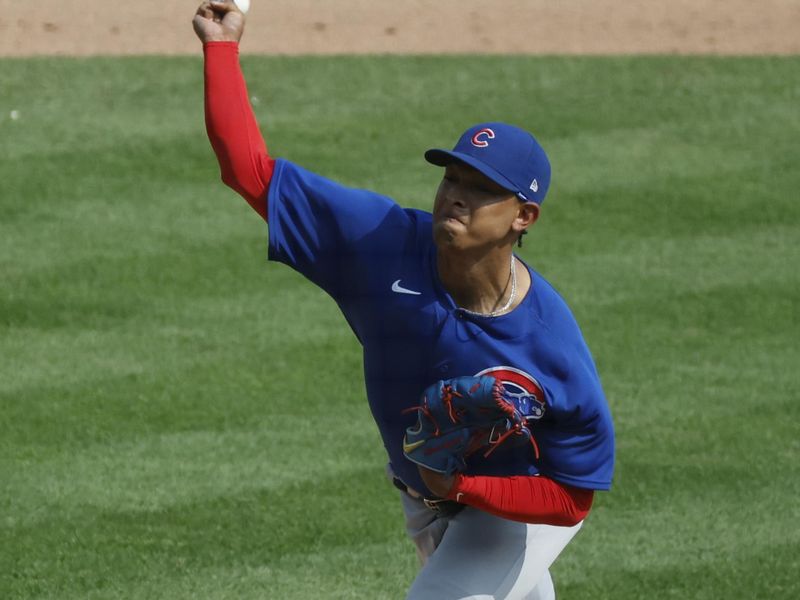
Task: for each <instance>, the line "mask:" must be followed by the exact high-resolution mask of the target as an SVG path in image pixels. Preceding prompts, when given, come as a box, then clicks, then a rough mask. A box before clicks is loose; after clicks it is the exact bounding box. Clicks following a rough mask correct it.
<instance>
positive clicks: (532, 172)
mask: <svg viewBox="0 0 800 600" xmlns="http://www.w3.org/2000/svg"><path fill="white" fill-rule="evenodd" d="M425 159H426V160H427V161H428V162H430V163H432V164H434V165H438V166H440V167H443V166H446V165H447V164H448V163H450V162H452V161H454V160H457V161H459V162H462V163H464V164H467V165H469V166H470V167H472V168H474V169H477V170H478V171H480V172H481V173H483V174H484V175H486V177H488V178H489V179H491V180H492V181H494V182H495V183H497V184H498V185H500V186H502V187H504V188H505V189H507V190H509V191H511V192H514V193H515V194H516V195H517V197H519V198H520V200H523V201H525V202H535V203H537V204H540V203H541V202H543V201H544V197H545V195H546V194H547V189H548V187H549V186H550V161H549V160H548V158H547V154H545V151H544V149H543V148H542V147H541V146H540V145H539V142H537V141H536V138H534V137H533V136H532V135H531V134H530V133H528V132H527V131H525V130H524V129H520V128H519V127H515V126H513V125H508V124H506V123H481V124H480V125H475V126H474V127H470V128H469V129H467V131H465V132H464V133H463V135H462V136H461V138H459V140H458V142H457V143H456V145H455V147H454V148H453V149H452V150H444V149H441V148H434V149H431V150H428V151H427V152H426V153H425Z"/></svg>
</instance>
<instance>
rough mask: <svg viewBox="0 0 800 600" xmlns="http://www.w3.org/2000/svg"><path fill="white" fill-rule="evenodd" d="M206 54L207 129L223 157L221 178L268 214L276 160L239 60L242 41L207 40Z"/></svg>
mask: <svg viewBox="0 0 800 600" xmlns="http://www.w3.org/2000/svg"><path fill="white" fill-rule="evenodd" d="M203 54H204V56H205V70H204V75H205V104H206V131H207V132H208V139H209V140H210V141H211V147H212V148H213V149H214V153H215V154H216V155H217V160H218V161H219V167H220V171H221V173H222V181H224V182H225V184H226V185H228V186H230V187H231V188H233V189H234V190H235V191H237V192H238V193H239V194H241V195H242V197H243V198H244V199H245V200H247V202H248V203H249V204H250V206H252V207H253V208H254V209H255V211H256V212H257V213H258V214H260V215H261V216H262V217H263V218H264V220H266V219H267V190H268V189H269V182H270V179H271V178H272V171H273V169H274V165H275V161H274V160H273V159H272V158H270V156H269V154H267V146H266V144H265V143H264V138H263V137H261V131H260V130H259V129H258V123H257V122H256V118H255V115H254V114H253V109H252V107H251V106H250V100H249V97H248V95H247V85H246V84H245V81H244V75H243V74H242V69H241V67H240V66H239V45H238V44H237V43H235V42H208V43H207V44H205V45H204V46H203Z"/></svg>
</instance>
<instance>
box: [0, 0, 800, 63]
mask: <svg viewBox="0 0 800 600" xmlns="http://www.w3.org/2000/svg"><path fill="white" fill-rule="evenodd" d="M198 3H199V0H177V1H171V2H167V1H164V0H139V1H138V2H134V3H117V2H114V1H113V0H81V1H80V2H78V1H77V0H35V1H34V2H27V3H26V2H22V3H21V2H19V0H0V9H1V10H0V56H30V55H41V54H57V55H94V54H112V55H115V54H193V53H196V52H197V51H198V43H197V40H196V39H195V37H194V35H193V33H192V30H191V25H190V19H191V16H192V14H193V13H194V9H195V7H196V6H197V4H198ZM798 32H800V0H759V1H755V0H629V1H623V0H427V1H422V0H395V1H393V2H392V1H390V0H383V1H381V0H372V1H367V0H253V7H252V10H251V12H250V22H249V23H248V33H247V35H246V37H245V40H244V42H243V44H242V47H243V51H244V52H249V53H267V54H305V53H311V54H337V53H392V54H397V53H462V52H486V53H557V54H564V53H566V54H619V53H680V54H690V53H710V54H797V53H798V52H800V35H798Z"/></svg>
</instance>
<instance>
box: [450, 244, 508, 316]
mask: <svg viewBox="0 0 800 600" xmlns="http://www.w3.org/2000/svg"><path fill="white" fill-rule="evenodd" d="M516 297H517V270H516V269H515V268H514V255H513V254H512V255H511V295H510V296H509V297H508V302H506V303H505V304H504V305H503V306H502V307H500V308H498V309H497V310H493V311H492V312H490V313H482V312H478V311H475V310H470V309H468V308H462V309H461V310H463V311H464V312H465V313H468V314H470V315H476V316H478V317H496V316H497V315H500V314H502V313H504V312H506V311H507V310H508V308H509V307H510V306H511V305H512V304H513V303H514V298H516Z"/></svg>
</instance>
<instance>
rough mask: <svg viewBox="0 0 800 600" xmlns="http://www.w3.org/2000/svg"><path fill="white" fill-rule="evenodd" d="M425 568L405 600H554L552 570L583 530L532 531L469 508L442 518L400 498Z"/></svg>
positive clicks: (531, 527)
mask: <svg viewBox="0 0 800 600" xmlns="http://www.w3.org/2000/svg"><path fill="white" fill-rule="evenodd" d="M400 497H401V499H402V504H403V511H404V512H405V517H406V530H407V531H408V535H409V537H410V538H411V540H412V541H413V542H414V544H415V545H416V547H417V555H418V556H419V559H420V562H421V563H422V569H421V570H420V572H419V574H418V575H417V578H416V579H415V580H414V583H413V584H412V585H411V589H410V590H409V591H408V596H407V597H406V600H501V599H502V600H554V599H555V597H556V594H555V589H554V587H553V580H552V579H551V578H550V571H549V568H550V565H551V564H553V562H554V561H555V559H556V558H557V557H558V555H559V554H560V553H561V551H562V550H563V549H564V547H566V545H567V544H568V543H569V541H570V540H571V539H572V538H573V536H574V535H575V534H576V533H578V530H579V529H580V528H581V525H583V522H580V523H578V524H577V525H575V526H574V527H556V526H553V525H530V524H527V523H519V522H516V521H509V520H507V519H502V518H500V517H495V516H493V515H490V514H488V513H485V512H483V511H480V510H477V509H474V508H471V507H466V508H465V509H464V510H462V511H461V512H459V513H458V514H457V515H455V516H453V517H451V518H446V517H439V516H438V515H437V513H435V512H434V511H432V510H431V509H429V508H428V507H427V506H425V504H424V503H423V502H422V501H421V500H419V499H416V498H412V497H411V496H410V495H408V494H406V493H404V492H400Z"/></svg>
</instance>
